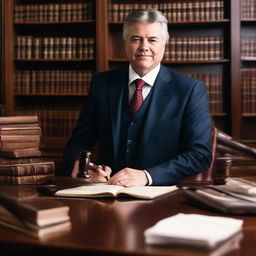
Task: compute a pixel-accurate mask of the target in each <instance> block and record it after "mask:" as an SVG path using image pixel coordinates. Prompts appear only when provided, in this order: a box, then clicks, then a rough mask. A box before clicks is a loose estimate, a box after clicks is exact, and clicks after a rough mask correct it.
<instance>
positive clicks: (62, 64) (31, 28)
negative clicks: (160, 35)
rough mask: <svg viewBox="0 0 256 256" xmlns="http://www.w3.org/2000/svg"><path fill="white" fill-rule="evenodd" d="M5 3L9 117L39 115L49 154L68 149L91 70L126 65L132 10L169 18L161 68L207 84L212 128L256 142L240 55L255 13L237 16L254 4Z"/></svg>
mask: <svg viewBox="0 0 256 256" xmlns="http://www.w3.org/2000/svg"><path fill="white" fill-rule="evenodd" d="M3 2H4V6H3V14H4V27H5V30H4V38H5V42H4V43H5V45H6V46H8V47H5V51H4V77H5V79H4V89H5V91H4V93H5V99H6V101H5V111H6V112H5V114H6V115H14V114H21V113H28V112H29V111H30V112H33V114H34V113H37V114H39V117H40V120H41V126H42V129H43V138H42V141H43V146H44V147H45V148H46V149H51V150H54V151H59V152H61V150H62V149H63V146H64V144H65V142H66V141H67V139H68V137H69V135H70V133H71V130H72V127H73V126H74V124H75V121H76V119H77V117H78V114H79V111H80V108H81V106H82V105H83V103H84V102H85V101H86V94H87V92H88V87H89V81H90V78H91V76H92V75H93V73H94V72H95V71H105V70H109V69H112V68H115V67H118V66H120V65H123V64H124V63H126V61H127V60H126V58H125V52H124V50H123V47H122V36H121V30H122V21H123V18H124V17H125V16H126V15H127V13H128V12H129V10H131V9H135V8H157V9H160V10H162V11H163V13H164V14H166V16H167V17H168V18H169V32H170V41H169V44H168V45H167V49H166V54H165V58H164V60H163V63H164V64H165V65H167V66H169V67H171V68H174V69H176V70H178V71H180V72H183V73H186V74H189V75H191V76H194V77H196V78H199V79H201V80H203V81H204V82H205V84H206V87H207V90H208V95H209V103H210V111H211V115H212V118H213V120H214V123H215V125H216V126H217V127H218V128H219V129H221V130H223V131H225V132H226V133H228V134H230V135H232V136H233V137H234V138H235V139H237V140H242V141H243V142H246V143H250V144H253V143H254V144H256V135H255V132H254V130H255V122H256V113H255V112H254V113H245V112H243V98H242V95H243V94H242V88H243V87H242V79H243V71H245V70H246V69H251V70H253V69H254V68H256V67H255V63H256V59H255V58H254V59H250V60H248V59H244V58H243V57H242V55H240V42H242V40H243V37H245V36H247V35H248V37H250V38H251V37H255V38H256V34H255V31H256V30H255V25H256V18H255V16H253V17H242V15H241V19H240V14H241V11H242V9H243V8H244V7H243V5H244V2H246V4H245V5H246V6H247V8H249V9H250V10H251V9H253V8H252V6H253V7H254V5H255V3H254V2H253V0H232V1H231V0H228V1H224V0H209V1H202V0H190V1H189V0H185V1H181V0H169V1H167V0H163V1H159V0H150V1H149V0H147V1H146V0H134V1H125V0H90V1H85V0H62V1H61V0H52V1H50V0H8V1H7V0H6V1H3ZM88 3H89V5H88ZM253 4H254V5H253ZM248 6H251V8H250V7H248ZM248 44H249V43H248ZM252 51H254V52H255V50H252ZM251 76H252V77H254V76H255V73H252V74H251ZM247 77H248V75H247ZM247 80H248V79H247ZM250 97H251V96H250Z"/></svg>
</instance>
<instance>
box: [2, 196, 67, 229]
mask: <svg viewBox="0 0 256 256" xmlns="http://www.w3.org/2000/svg"><path fill="white" fill-rule="evenodd" d="M0 204H1V205H2V206H3V207H4V208H6V209H7V210H8V211H9V212H11V213H12V214H13V215H15V216H16V217H18V218H19V219H21V220H22V221H24V222H29V223H32V224H34V225H37V226H39V227H45V226H48V225H52V224H56V223H60V222H63V221H67V220H69V207H68V206H65V205H63V204H62V203H60V202H56V201H55V200H54V199H52V200H51V199H43V198H40V197H37V196H31V197H25V198H16V197H13V196H10V195H8V194H7V193H6V192H2V191H1V192H0Z"/></svg>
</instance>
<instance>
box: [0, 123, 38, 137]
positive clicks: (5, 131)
mask: <svg viewBox="0 0 256 256" xmlns="http://www.w3.org/2000/svg"><path fill="white" fill-rule="evenodd" d="M41 134H42V132H41V128H40V127H33V126H31V127H29V126H28V127H6V126H3V125H2V126H0V135H39V136H41Z"/></svg>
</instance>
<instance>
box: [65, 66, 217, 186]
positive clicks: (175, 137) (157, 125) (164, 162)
mask: <svg viewBox="0 0 256 256" xmlns="http://www.w3.org/2000/svg"><path fill="white" fill-rule="evenodd" d="M127 86H128V66H125V67H123V68H119V69H115V70H110V71H107V72H101V73H96V74H95V75H94V77H93V79H92V83H91V88H90V93H89V96H88V98H87V103H86V104H85V107H84V109H83V110H82V111H81V115H80V118H79V120H78V122H77V125H76V127H75V128H74V130H73V133H72V136H71V138H70V139H69V141H68V143H67V145H66V148H65V150H64V159H65V162H66V167H67V173H68V174H70V172H71V171H72V167H73V164H74V161H75V159H77V158H78V156H79V152H80V151H81V150H91V148H92V147H93V145H94V144H95V142H96V141H98V142H99V144H100V152H99V158H98V163H100V164H105V165H108V166H110V167H111V168H112V169H113V172H116V171H118V170H115V166H116V165H118V164H117V162H116V161H117V150H118V145H119V142H120V126H121V104H122V95H123V92H124V89H125V87H127ZM211 131H212V124H211V118H210V114H209V110H208V101H207V94H206V90H205V86H204V84H203V83H202V82H201V81H198V80H196V79H193V78H190V77H188V76H185V75H183V74H180V73H178V72H176V71H174V70H172V69H170V68H167V67H165V66H163V65H161V68H160V71H159V74H158V76H157V78H156V81H155V84H154V91H153V94H152V98H151V102H150V105H149V109H148V113H147V116H146V119H145V123H144V127H143V131H142V136H141V138H140V141H139V144H138V150H137V152H138V156H137V159H138V160H137V161H138V162H137V164H136V168H137V169H145V170H147V171H148V172H149V173H150V175H151V177H152V179H153V185H170V184H174V183H175V182H176V181H177V180H179V179H181V178H184V177H186V176H190V175H194V174H196V173H199V172H201V171H203V170H205V169H207V168H208V167H209V166H210V163H211ZM118 166H120V165H118ZM127 167H129V166H127Z"/></svg>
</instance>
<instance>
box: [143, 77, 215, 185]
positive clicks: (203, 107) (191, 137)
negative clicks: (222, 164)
mask: <svg viewBox="0 0 256 256" xmlns="http://www.w3.org/2000/svg"><path fill="white" fill-rule="evenodd" d="M211 133H212V121H211V117H210V114H209V109H208V99H207V93H206V90H205V86H204V85H203V84H202V82H197V84H195V85H194V86H193V89H192V90H191V94H190V95H189V100H188V102H187V104H186V108H185V111H184V116H183V121H182V128H181V136H180V150H179V153H178V154H177V155H176V156H175V157H173V158H172V159H169V160H168V161H165V162H162V163H160V164H158V165H156V166H152V167H150V168H147V171H148V172H149V174H150V175H151V177H152V180H153V184H152V185H170V184H174V183H176V182H177V181H178V180H180V179H182V178H184V177H187V176H191V175H195V174H197V173H200V172H202V171H203V170H205V169H207V168H208V167H209V166H210V164H211V158H212V157H211V156H212V153H211ZM163 136H168V135H163Z"/></svg>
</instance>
